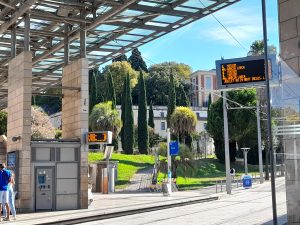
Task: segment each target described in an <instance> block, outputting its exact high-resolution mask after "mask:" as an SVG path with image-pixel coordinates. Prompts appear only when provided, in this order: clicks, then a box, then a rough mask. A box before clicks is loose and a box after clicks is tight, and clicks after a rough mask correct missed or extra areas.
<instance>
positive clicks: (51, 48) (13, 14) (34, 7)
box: [0, 0, 240, 108]
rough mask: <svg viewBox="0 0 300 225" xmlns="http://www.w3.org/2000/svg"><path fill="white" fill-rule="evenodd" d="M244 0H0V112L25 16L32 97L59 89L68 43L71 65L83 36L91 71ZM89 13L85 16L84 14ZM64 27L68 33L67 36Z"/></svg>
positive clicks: (19, 49) (21, 41) (20, 48)
mask: <svg viewBox="0 0 300 225" xmlns="http://www.w3.org/2000/svg"><path fill="white" fill-rule="evenodd" d="M238 1H240V0H25V1H24V0H5V1H2V0H0V10H1V11H0V108H4V107H5V106H6V104H7V102H6V101H7V70H8V68H7V63H8V62H9V60H10V59H11V45H12V41H11V39H12V38H11V33H12V32H11V28H12V26H15V27H16V35H17V36H16V46H15V48H16V51H17V54H19V53H20V52H22V51H23V49H24V30H25V23H24V14H25V13H29V14H30V49H31V51H32V53H33V93H40V92H42V91H45V90H46V89H47V88H49V87H51V86H52V85H55V86H56V87H57V86H58V85H60V80H61V72H62V67H63V65H64V39H65V37H66V36H68V38H69V41H70V47H69V49H70V50H69V56H70V61H72V60H74V59H77V58H79V57H80V40H79V36H80V35H79V33H80V30H81V29H82V26H81V25H82V24H84V25H85V31H86V52H87V58H88V60H89V66H90V68H93V67H96V66H99V65H101V64H103V63H105V62H107V61H109V60H112V59H113V58H116V57H117V56H119V55H120V54H123V53H126V52H128V51H131V50H132V49H134V48H136V47H139V46H141V45H143V44H145V43H147V42H150V41H152V40H154V39H156V38H159V37H161V36H163V35H165V34H167V33H169V32H172V31H174V30H176V29H179V28H181V27H183V26H185V25H187V24H189V23H192V22H194V21H196V20H199V19H201V18H203V17H205V16H207V15H209V14H211V13H214V12H216V11H218V10H220V9H222V8H224V7H227V6H229V5H231V4H234V3H236V2H238ZM83 10H85V12H86V13H85V17H82V16H81V14H80V12H81V11H83ZM65 26H69V29H70V30H69V32H68V33H67V34H66V33H65Z"/></svg>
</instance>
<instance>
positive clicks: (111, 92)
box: [108, 73, 116, 109]
mask: <svg viewBox="0 0 300 225" xmlns="http://www.w3.org/2000/svg"><path fill="white" fill-rule="evenodd" d="M108 96H109V100H110V101H111V102H112V108H113V109H115V108H116V92H115V85H114V80H113V77H112V75H111V73H108Z"/></svg>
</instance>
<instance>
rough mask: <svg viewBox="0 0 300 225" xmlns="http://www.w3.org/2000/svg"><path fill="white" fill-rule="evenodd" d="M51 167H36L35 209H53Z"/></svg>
mask: <svg viewBox="0 0 300 225" xmlns="http://www.w3.org/2000/svg"><path fill="white" fill-rule="evenodd" d="M53 174H54V173H53V168H51V167H38V168H36V173H35V190H36V191H35V195H36V196H35V209H36V210H53V187H54V185H53V181H54V179H53Z"/></svg>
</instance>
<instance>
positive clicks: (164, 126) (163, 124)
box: [160, 122, 166, 130]
mask: <svg viewBox="0 0 300 225" xmlns="http://www.w3.org/2000/svg"><path fill="white" fill-rule="evenodd" d="M165 129H166V122H161V123H160V130H165Z"/></svg>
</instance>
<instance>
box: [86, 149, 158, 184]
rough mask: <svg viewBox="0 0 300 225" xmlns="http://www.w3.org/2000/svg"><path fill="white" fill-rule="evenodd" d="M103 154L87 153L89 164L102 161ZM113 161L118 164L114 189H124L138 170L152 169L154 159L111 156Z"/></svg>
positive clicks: (148, 157)
mask: <svg viewBox="0 0 300 225" xmlns="http://www.w3.org/2000/svg"><path fill="white" fill-rule="evenodd" d="M102 159H103V153H92V152H90V153H89V163H93V162H96V161H102ZM111 160H113V161H119V164H118V181H117V182H116V188H122V187H124V186H125V185H126V184H127V183H128V182H129V180H130V178H131V177H132V176H133V175H134V174H135V173H136V172H138V171H139V170H143V169H147V168H151V167H153V164H154V157H153V156H151V155H124V154H117V153H114V154H112V159H111Z"/></svg>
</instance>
